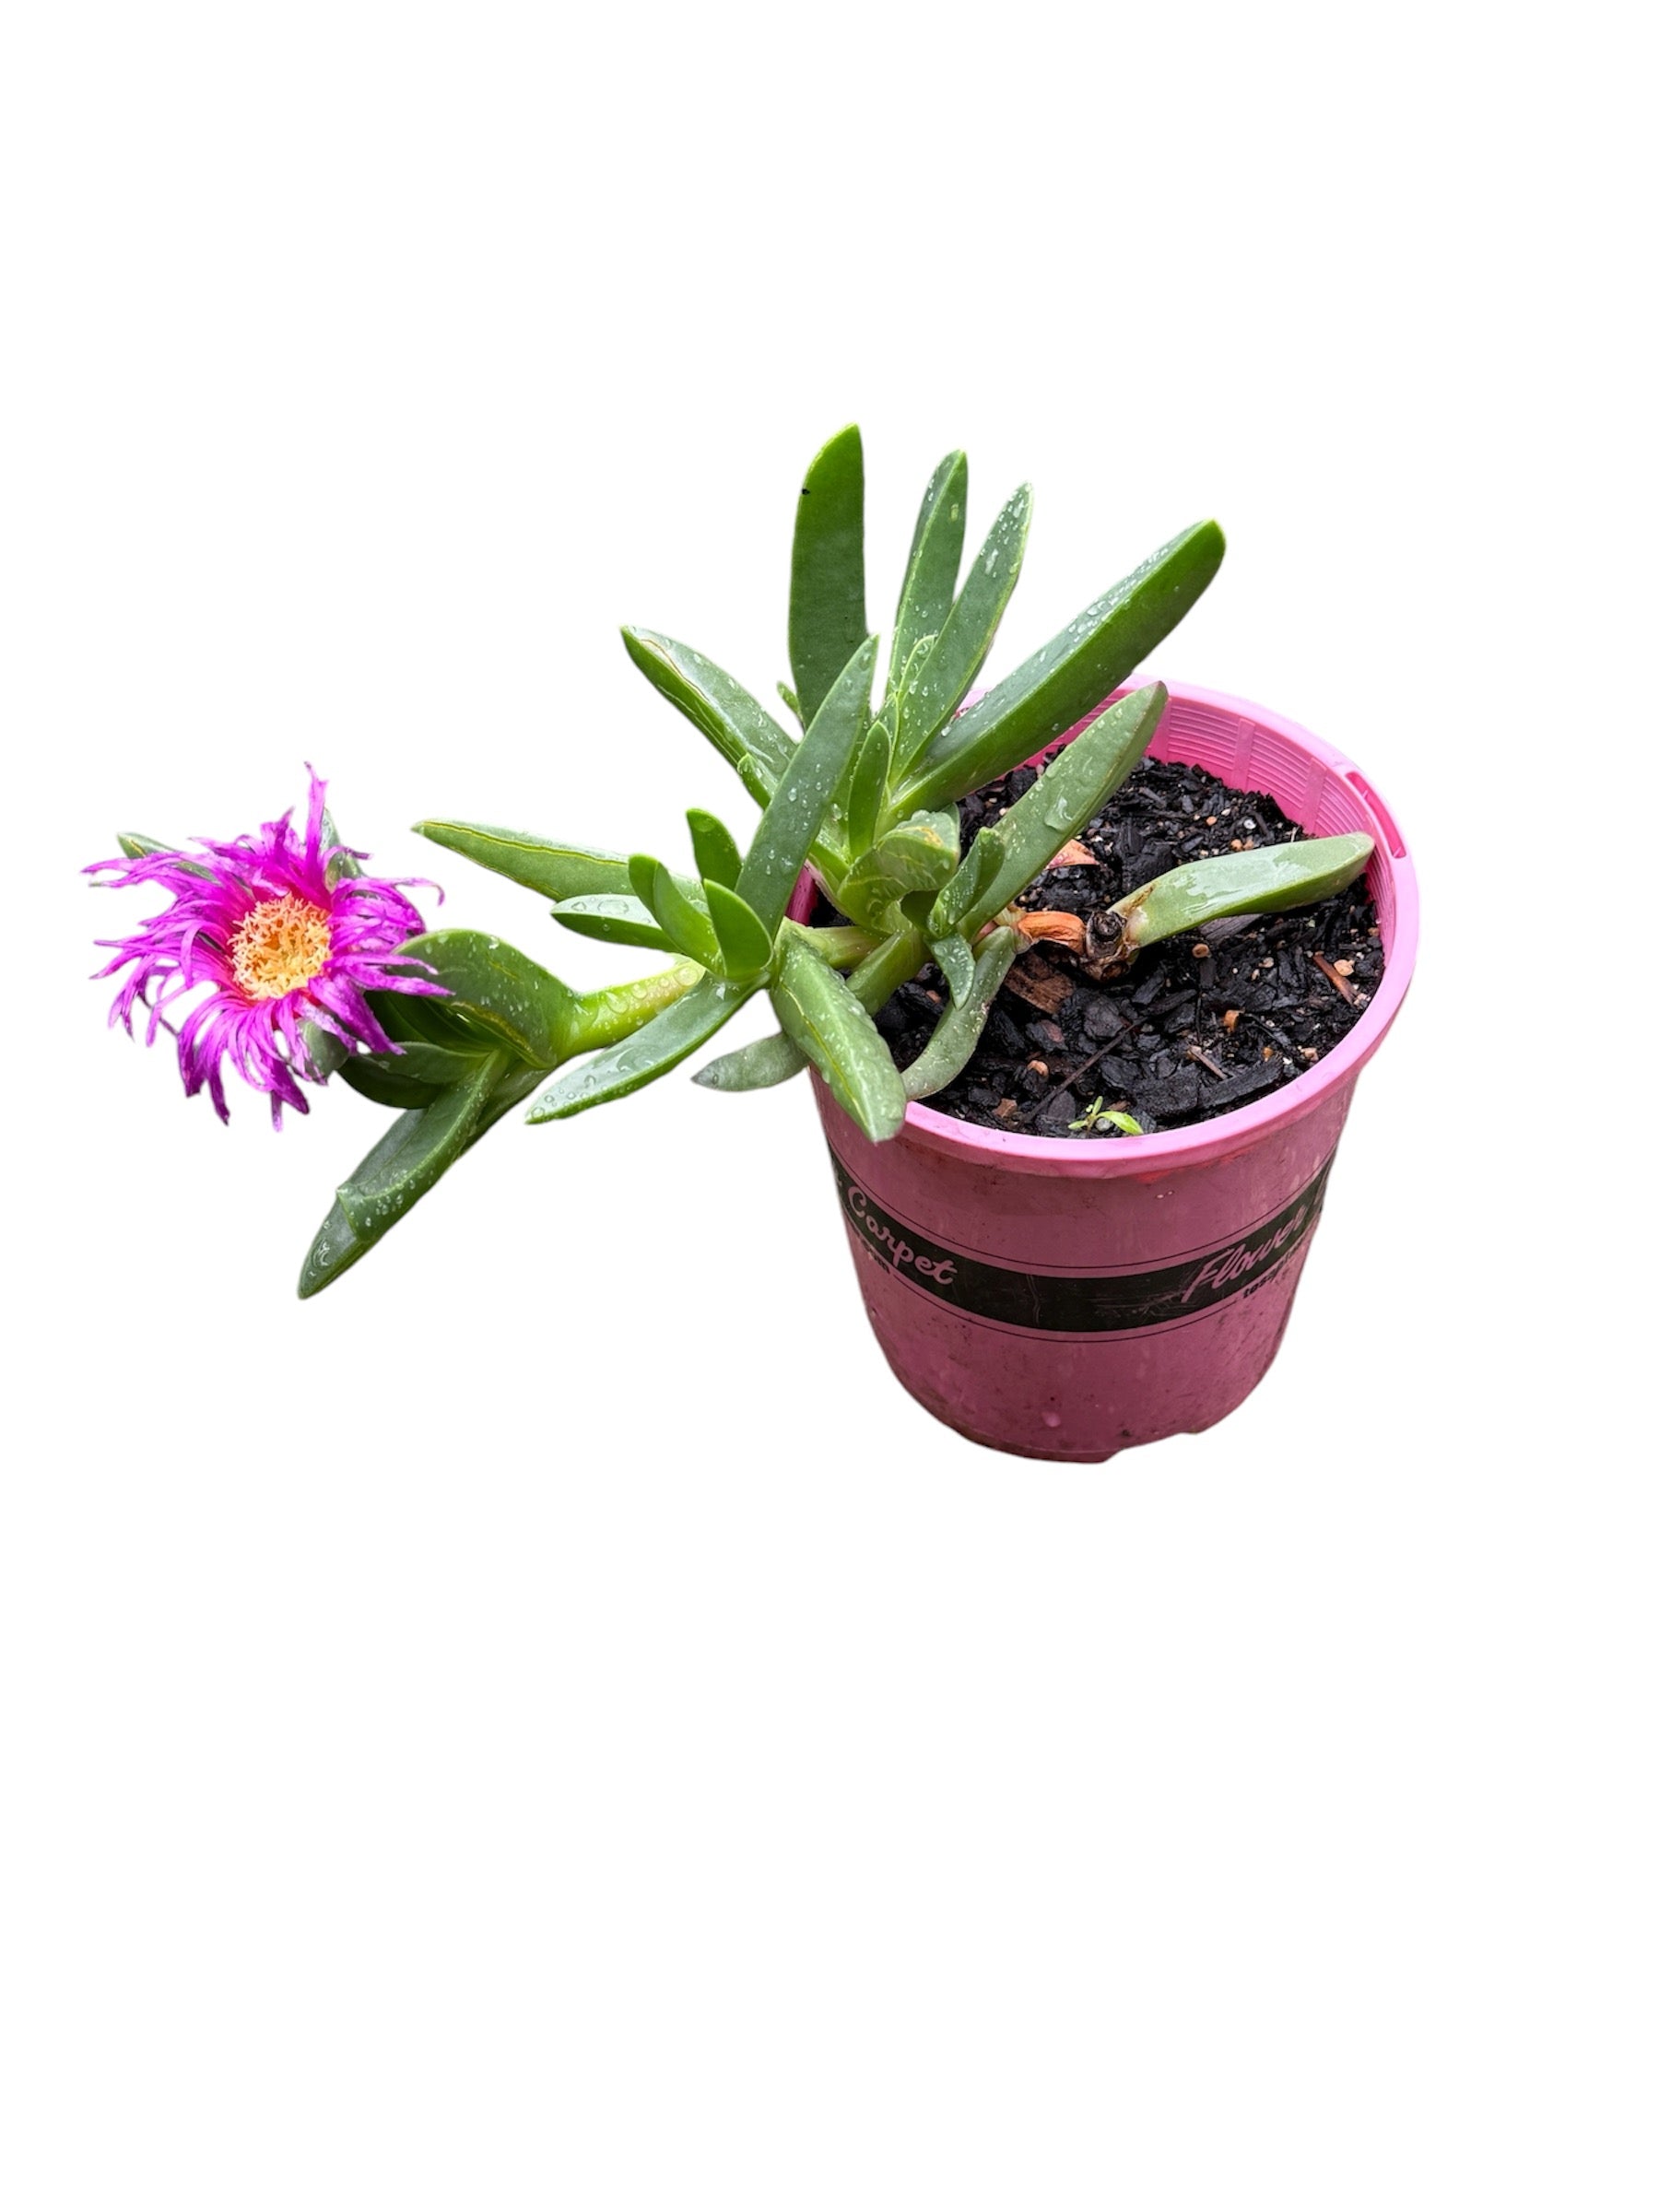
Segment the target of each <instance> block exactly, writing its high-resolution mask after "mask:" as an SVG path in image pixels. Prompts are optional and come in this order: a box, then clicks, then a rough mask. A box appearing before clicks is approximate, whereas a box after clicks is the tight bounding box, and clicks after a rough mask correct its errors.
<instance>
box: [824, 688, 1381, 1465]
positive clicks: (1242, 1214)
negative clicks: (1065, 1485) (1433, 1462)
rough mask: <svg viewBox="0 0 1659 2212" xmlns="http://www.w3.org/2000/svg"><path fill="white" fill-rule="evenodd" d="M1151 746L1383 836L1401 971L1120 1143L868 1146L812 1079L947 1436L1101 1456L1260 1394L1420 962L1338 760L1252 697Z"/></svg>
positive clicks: (892, 1311)
mask: <svg viewBox="0 0 1659 2212" xmlns="http://www.w3.org/2000/svg"><path fill="white" fill-rule="evenodd" d="M1098 711H1099V710H1097V712H1098ZM1091 719H1092V717H1086V720H1091ZM1077 726H1078V727H1079V728H1081V727H1082V726H1083V724H1078V725H1077ZM1076 734H1077V733H1076V731H1075V730H1073V731H1070V732H1068V733H1067V735H1068V736H1071V735H1076ZM1149 751H1150V755H1151V757H1152V758H1153V759H1160V760H1178V761H1182V762H1186V763H1190V764H1194V765H1196V766H1197V767H1199V768H1202V769H1206V770H1207V771H1209V773H1210V774H1212V775H1215V776H1218V777H1219V778H1220V779H1221V781H1222V782H1225V783H1228V784H1230V785H1231V786H1232V787H1233V788H1234V789H1235V790H1240V791H1264V792H1266V793H1268V794H1270V795H1271V796H1272V797H1273V798H1275V799H1276V800H1277V802H1278V804H1279V806H1282V807H1283V808H1284V810H1285V812H1286V814H1288V816H1289V817H1290V818H1291V820H1292V821H1295V822H1298V823H1300V826H1301V827H1302V828H1303V829H1304V830H1307V831H1308V832H1309V833H1310V835H1312V836H1317V837H1333V836H1338V835H1341V834H1343V833H1345V832H1347V831H1351V830H1363V831H1364V832H1365V833H1366V834H1367V835H1368V836H1370V837H1371V838H1372V839H1373V840H1374V841H1375V844H1376V852H1375V854H1374V855H1373V857H1372V860H1371V865H1370V868H1369V870H1368V872H1367V888H1368V889H1369V891H1370V893H1371V898H1372V900H1374V902H1375V905H1376V910H1377V920H1378V923H1379V924H1380V926H1381V930H1382V947H1383V954H1384V960H1385V966H1384V971H1383V975H1382V982H1381V984H1380V985H1379V987H1378V990H1377V992H1376V995H1375V996H1374V997H1373V998H1372V1000H1371V1004H1370V1005H1369V1006H1367V1007H1366V1008H1365V1010H1364V1013H1363V1014H1362V1015H1361V1017H1360V1018H1359V1021H1358V1022H1357V1023H1356V1024H1355V1026H1354V1027H1353V1029H1351V1030H1349V1031H1348V1033H1347V1036H1346V1037H1344V1038H1343V1039H1342V1041H1340V1043H1338V1044H1337V1045H1336V1046H1335V1048H1334V1049H1333V1050H1332V1051H1331V1052H1330V1053H1327V1054H1326V1056H1325V1057H1324V1059H1323V1060H1321V1061H1319V1062H1318V1063H1317V1064H1316V1065H1313V1066H1312V1068H1310V1069H1309V1070H1308V1071H1307V1072H1306V1073H1305V1074H1303V1075H1300V1076H1299V1077H1297V1078H1296V1079H1295V1081H1294V1082H1291V1083H1288V1084H1287V1085H1286V1086H1285V1087H1284V1088H1282V1089H1280V1090H1278V1091H1277V1092H1275V1093H1274V1094H1273V1096H1272V1097H1270V1098H1268V1099H1265V1100H1260V1101H1258V1102H1257V1103H1255V1104H1253V1105H1249V1106H1244V1107H1241V1108H1240V1109H1238V1110H1237V1111H1236V1112H1231V1113H1227V1114H1221V1115H1218V1117H1217V1118H1216V1119H1215V1120H1214V1121H1210V1122H1205V1123H1201V1124H1198V1125H1197V1126H1196V1127H1194V1128H1189V1129H1172V1130H1169V1131H1167V1132H1159V1133H1155V1134H1153V1135H1146V1136H1136V1137H1130V1138H1124V1139H1112V1140H1104V1139H1081V1140H1068V1139H1065V1138H1054V1137H1041V1136H1018V1135H1005V1134H1003V1133H1002V1132H1001V1131H998V1130H990V1129H983V1128H980V1127H978V1126H976V1125H974V1124H971V1123H967V1122H962V1121H959V1120H957V1119H956V1118H955V1117H954V1116H952V1115H950V1114H946V1113H940V1112H936V1111H935V1109H934V1108H932V1107H930V1106H926V1105H922V1104H917V1105H912V1107H911V1108H910V1110H909V1112H907V1113H906V1115H905V1118H904V1125H903V1127H902V1129H901V1130H900V1133H899V1135H897V1136H896V1137H894V1138H892V1139H891V1140H890V1141H889V1142H888V1143H887V1144H883V1145H873V1144H871V1143H870V1142H869V1140H868V1139H867V1138H866V1137H865V1135H863V1134H862V1132H861V1131H860V1130H859V1129H858V1128H857V1127H856V1126H855V1124H853V1122H852V1121H850V1120H849V1119H848V1118H847V1116H846V1115H845V1114H844V1113H842V1112H841V1109H840V1108H839V1107H838V1106H837V1105H836V1104H835V1102H834V1100H832V1099H831V1097H830V1093H829V1091H828V1090H827V1089H826V1088H825V1087H824V1085H823V1084H822V1083H821V1082H819V1081H818V1077H817V1076H816V1075H815V1076H814V1077H813V1088H814V1092H815V1094H816V1096H817V1099H818V1113H819V1116H820V1118H821V1120H822V1123H823V1126H824V1135H825V1138H826V1140H827V1141H828V1144H829V1147H830V1164H831V1166H832V1168H833V1170H834V1174H835V1184H836V1191H837V1194H838V1196H839V1199H840V1203H841V1212H842V1215H843V1217H844V1218H845V1222H846V1229H847V1237H848V1241H849V1242H850V1244H851V1245H852V1248H853V1267H854V1269H855V1270H856V1273H857V1276H858V1284H859V1288H860V1290H861V1291H862V1292H863V1295H864V1301H865V1310H866V1312H868V1314H869V1317H870V1325H871V1327H872V1328H873V1329H874V1330H875V1332H876V1337H877V1343H878V1344H879V1345H880V1346H881V1348H882V1350H883V1352H884V1353H885V1354H886V1355H887V1359H888V1365H889V1366H890V1367H891V1368H892V1370H893V1372H894V1373H895V1374H896V1375H897V1376H898V1378H899V1380H900V1382H902V1383H903V1385H904V1387H905V1389H906V1390H908V1391H909V1392H910V1394H911V1395H912V1397H914V1398H917V1399H919V1400H920V1401H921V1403H922V1404H923V1405H924V1406H926V1407H927V1409H928V1411H929V1412H930V1413H932V1414H935V1415H936V1416H937V1417H938V1418H939V1419H940V1420H942V1421H944V1422H946V1423H947V1425H948V1426H949V1427H950V1428H952V1429H956V1430H959V1431H960V1432H961V1434H962V1435H964V1436H967V1437H971V1438H972V1439H973V1441H975V1442H976V1443H982V1444H989V1445H991V1446H992V1447H994V1449H995V1450H997V1451H1001V1452H1017V1453H1024V1454H1025V1455H1026V1456H1028V1457H1030V1458H1034V1459H1072V1460H1100V1459H1107V1458H1110V1457H1111V1455H1112V1453H1115V1452H1122V1451H1124V1450H1125V1449H1127V1447H1128V1446H1130V1445H1131V1444H1148V1443H1152V1442H1155V1441H1157V1440H1158V1439H1159V1437H1165V1436H1174V1435H1177V1434H1179V1433H1180V1432H1181V1431H1182V1430H1199V1429H1207V1428H1209V1427H1210V1425H1211V1424H1212V1422H1215V1421H1218V1420H1220V1419H1221V1418H1222V1417H1223V1416H1224V1415H1226V1414H1229V1413H1230V1412H1231V1411H1232V1409H1233V1407H1234V1406H1237V1405H1239V1404H1241V1402H1242V1400H1243V1399H1245V1398H1246V1397H1248V1396H1249V1394H1250V1393H1251V1392H1252V1391H1253V1389H1254V1388H1255V1386H1256V1384H1257V1383H1258V1382H1260V1381H1261V1379H1262V1377H1263V1375H1264V1374H1265V1372H1266V1371H1267V1369H1268V1367H1269V1365H1270V1364H1271V1362H1272V1359H1273V1356H1274V1354H1275V1352H1277V1349H1278V1347H1279V1340H1280V1338H1281V1337H1282V1336H1283V1335H1284V1333H1285V1324H1286V1323H1287V1322H1288V1319H1289V1317H1290V1304H1291V1300H1292V1299H1293V1298H1294V1297H1295V1295H1296V1286H1297V1282H1298V1279H1299V1278H1300V1275H1301V1270H1302V1265H1303V1263H1304V1261H1305V1260H1306V1258H1307V1256H1308V1247H1309V1245H1310V1243H1311V1242H1312V1237H1313V1232H1314V1230H1315V1229H1316V1228H1317V1227H1318V1223H1319V1216H1320V1208H1321V1206H1322V1205H1323V1203H1324V1194H1325V1187H1326V1183H1327V1182H1328V1179H1329V1176H1330V1172H1331V1164H1332V1160H1333V1159H1334V1157H1335V1150H1336V1142H1337V1139H1338V1137H1339V1136H1340V1135H1341V1134H1342V1125H1343V1123H1344V1121H1345V1120H1346V1119H1347V1110H1348V1101H1349V1100H1350V1099H1351V1098H1352V1097H1353V1095H1354V1086H1355V1083H1356V1082H1357V1081H1358V1079H1359V1070H1360V1069H1361V1068H1362V1067H1363V1066H1364V1065H1365V1063H1366V1062H1367V1061H1368V1060H1369V1059H1370V1058H1371V1054H1372V1053H1374V1052H1375V1051H1376V1049H1377V1047H1378V1045H1379V1044H1381V1042H1382V1038H1383V1035H1384V1033H1385V1032H1386V1030H1387V1029H1388V1027H1389V1024H1390V1023H1391V1022H1392V1021H1393V1019H1394V1016H1395V1014H1396V1013H1397V1012H1398V1011H1399V1006H1400V1001H1401V1000H1402V999H1403V998H1404V996H1405V995H1406V985H1407V983H1408V982H1410V980H1411V970H1412V962H1413V959H1414V958H1415V956H1416V951H1417V930H1418V901H1417V882H1416V877H1415V873H1414V871H1413V868H1412V865H1411V860H1410V857H1409V855H1408V853H1407V852H1406V841H1405V840H1404V838H1402V837H1401V835H1400V833H1399V830H1397V829H1396V828H1395V826H1394V821H1393V818H1391V816H1390V815H1389V813H1388V811H1387V809H1386V808H1385V807H1384V806H1383V805H1382V801H1381V800H1380V799H1379V798H1378V796H1377V794H1376V793H1375V792H1374V791H1372V789H1371V785H1370V784H1369V783H1368V782H1366V780H1365V778H1364V777H1363V776H1362V775H1361V774H1360V773H1359V770H1358V769H1357V768H1355V767H1354V765H1353V764H1352V762H1351V761H1348V760H1347V759H1344V758H1343V756H1342V755H1341V754H1340V753H1338V752H1336V751H1335V749H1334V748H1333V747H1330V746H1328V745H1325V744H1324V743H1323V742H1322V741H1321V740H1320V739H1319V738H1317V737H1314V736H1312V735H1310V733H1309V732H1308V731H1306V730H1303V729H1300V728H1298V726H1297V725H1296V724H1294V723H1292V722H1287V721H1286V720H1285V719H1284V717H1283V716H1282V715H1278V714H1272V713H1269V712H1266V711H1265V709H1264V708H1261V707H1254V706H1251V705H1250V704H1249V703H1248V702H1247V701H1245V700H1238V699H1229V698H1227V697H1225V696H1223V695H1222V694H1221V693H1218V692H1214V691H1201V690H1198V689H1196V688H1193V687H1191V686H1171V698H1170V706H1169V709H1168V712H1166V714H1165V716H1164V719H1163V722H1162V724H1160V726H1159V732H1158V735H1157V736H1156V737H1155V738H1154V739H1153V742H1152V745H1151V747H1150V748H1149Z"/></svg>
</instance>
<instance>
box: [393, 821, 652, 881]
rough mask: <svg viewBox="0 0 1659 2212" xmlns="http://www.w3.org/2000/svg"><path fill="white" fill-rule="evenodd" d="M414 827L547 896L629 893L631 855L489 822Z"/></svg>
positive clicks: (497, 873)
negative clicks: (567, 842)
mask: <svg viewBox="0 0 1659 2212" xmlns="http://www.w3.org/2000/svg"><path fill="white" fill-rule="evenodd" d="M415 830H416V833H417V835H418V836H420V837H426V838H429V839H430V840H431V841H432V842H433V844H435V845H441V846H442V847H443V848H444V850H445V851H446V852H449V853H461V854H462V855H463V856H464V857H465V859H467V860H471V861H476V862H477V865H478V866H479V867H481V868H488V870H489V871H490V873H491V874H492V875H495V876H505V877H506V878H507V880H508V881H509V882H510V883H517V884H522V885H523V887H524V889H525V890H527V891H535V892H537V893H539V895H540V896H541V897H542V898H544V899H552V900H566V899H585V898H589V897H594V896H597V897H603V896H604V895H605V893H606V892H607V891H614V892H618V893H622V894H626V893H627V892H628V891H629V888H631V887H630V885H629V879H628V857H627V855H626V853H606V852H603V851H601V850H600V849H599V848H598V847H596V846H591V845H569V844H561V843H558V842H556V841H554V840H553V839H551V838H545V837H534V836H532V835H531V834H530V833H529V831H527V830H497V829H492V828H491V827H490V826H489V825H488V823H484V822H439V821H430V822H417V823H416V825H415Z"/></svg>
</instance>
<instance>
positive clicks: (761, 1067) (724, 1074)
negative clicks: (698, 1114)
mask: <svg viewBox="0 0 1659 2212" xmlns="http://www.w3.org/2000/svg"><path fill="white" fill-rule="evenodd" d="M805 1066H806V1053H804V1052H802V1050H801V1048H800V1046H799V1045H798V1044H796V1042H795V1041H794V1038H792V1037H785V1036H784V1035H783V1034H782V1031H781V1030H773V1032H772V1034H771V1036H770V1037H757V1038H756V1039H755V1040H754V1041H753V1043H751V1044H740V1045H739V1046H738V1048H737V1050H736V1051H735V1053H722V1054H721V1056H720V1058H719V1059H718V1060H711V1061H710V1063H709V1065H707V1067H700V1068H699V1069H698V1071H697V1073H696V1075H694V1076H693V1077H692V1078H691V1080H692V1082H693V1083H700V1084H701V1085H702V1087H703V1088H704V1089H705V1090H770V1089H771V1087H772V1086H773V1084H775V1083H787V1082H788V1081H789V1078H790V1077H792V1076H798V1075H799V1074H800V1072H801V1070H802V1069H803V1068H804V1067H805Z"/></svg>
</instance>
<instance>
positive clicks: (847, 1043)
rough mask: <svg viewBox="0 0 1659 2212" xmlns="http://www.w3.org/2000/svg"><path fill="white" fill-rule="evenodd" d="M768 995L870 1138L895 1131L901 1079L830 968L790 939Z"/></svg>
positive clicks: (900, 1116)
mask: <svg viewBox="0 0 1659 2212" xmlns="http://www.w3.org/2000/svg"><path fill="white" fill-rule="evenodd" d="M771 997H772V1006H773V1007H774V1009H775V1010H776V1012H777V1016H778V1019H779V1020H780V1021H781V1022H782V1025H783V1028H784V1030H785V1031H786V1032H787V1034H788V1035H789V1037H790V1038H791V1039H792V1040H793V1041H794V1043H795V1044H797V1045H798V1046H799V1047H800V1049H801V1051H802V1052H803V1053H805V1054H806V1057H807V1059H808V1060H810V1061H811V1062H812V1065H814V1067H816V1068H817V1069H818V1073H819V1074H820V1075H821V1076H822V1077H823V1078H824V1080H825V1082H826V1083H828V1084H829V1086H830V1090H831V1091H832V1092H833V1093H834V1095H835V1099H836V1101H837V1103H838V1104H839V1105H840V1106H841V1109H842V1110H843V1112H847V1113H849V1114H851V1115H852V1117H853V1120H854V1121H855V1122H856V1123H857V1124H858V1126H859V1127H860V1128H861V1129H862V1130H863V1131H864V1133H865V1135H866V1136H867V1137H869V1138H870V1140H871V1142H872V1143H874V1144H881V1143H883V1142H885V1140H886V1139H887V1138H888V1137H890V1136H896V1135H898V1132H899V1128H900V1124H901V1123H902V1122H903V1120H904V1084H903V1082H902V1080H901V1079H900V1074H899V1070H898V1069H897V1068H896V1067H895V1066H894V1065H893V1060H892V1054H891V1053H889V1052H888V1048H887V1046H886V1045H885V1044H884V1043H883V1042H882V1040H881V1032H880V1031H879V1030H877V1027H876V1024H875V1023H874V1022H873V1021H872V1020H871V1019H870V1017H869V1016H868V1015H867V1014H866V1013H865V1010H864V1008H863V1006H860V1005H859V1003H858V1001H857V999H856V998H854V997H853V993H852V992H851V991H850V990H849V989H848V987H847V985H846V984H845V983H844V982H842V981H841V977H840V976H839V975H837V974H836V972H835V971H834V970H833V969H832V968H826V967H825V965H824V963H823V962H822V961H821V960H818V959H814V958H813V956H812V955H811V953H810V952H808V951H807V950H806V947H805V946H803V945H802V944H801V943H800V942H799V941H798V940H793V941H792V942H791V943H790V944H789V945H788V946H787V947H786V948H785V950H784V954H783V967H782V974H781V975H780V976H779V978H778V980H777V982H775V983H774V984H773V985H772V994H771Z"/></svg>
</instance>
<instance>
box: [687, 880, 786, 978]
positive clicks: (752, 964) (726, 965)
mask: <svg viewBox="0 0 1659 2212" xmlns="http://www.w3.org/2000/svg"><path fill="white" fill-rule="evenodd" d="M703 895H704V897H705V898H706V899H707V900H708V901H709V919H710V920H711V921H712V923H713V924H714V934H715V936H716V937H717V938H718V940H719V947H720V962H719V964H720V966H721V968H722V969H723V970H724V972H725V973H726V974H727V975H732V976H742V975H759V973H760V971H761V970H762V969H763V968H765V967H767V966H768V965H770V963H771V957H772V940H771V935H770V933H769V932H768V930H767V927H766V924H764V923H763V922H762V921H761V919H760V917H759V914H758V913H756V912H755V910H754V908H753V907H752V906H750V904H749V903H748V901H747V899H740V898H739V897H738V896H737V894H736V892H735V891H728V890H727V889H726V888H725V886H724V884H723V883H715V882H714V881H713V880H712V878H711V879H710V880H709V881H707V882H706V883H705V884H704V885H703Z"/></svg>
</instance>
